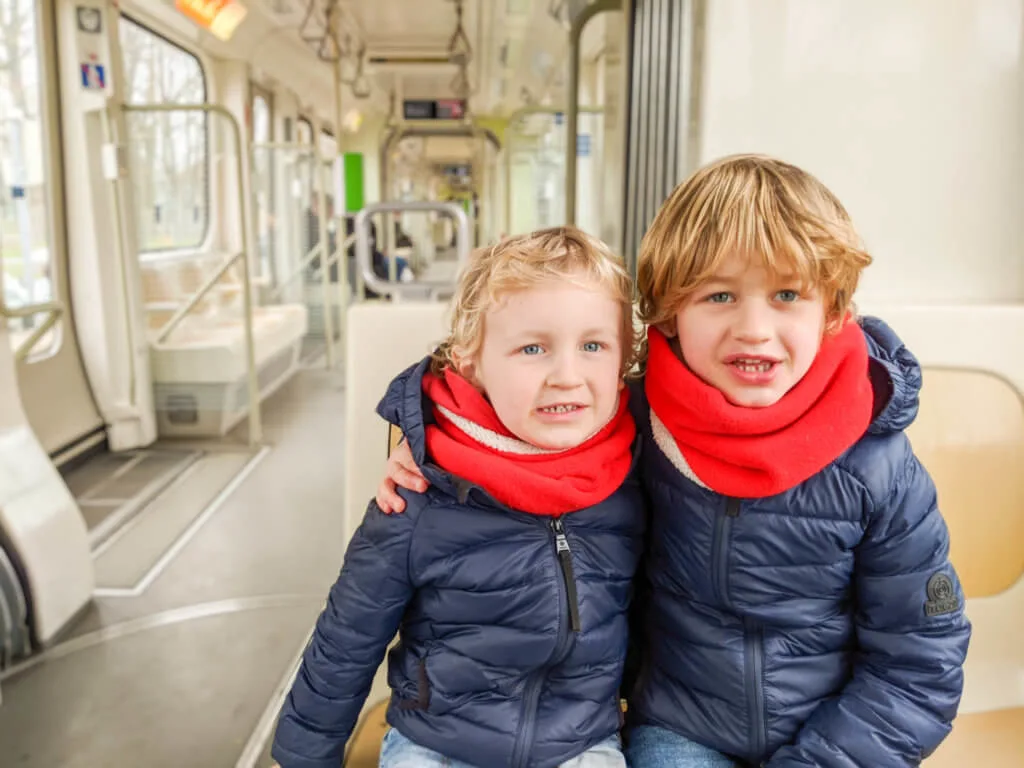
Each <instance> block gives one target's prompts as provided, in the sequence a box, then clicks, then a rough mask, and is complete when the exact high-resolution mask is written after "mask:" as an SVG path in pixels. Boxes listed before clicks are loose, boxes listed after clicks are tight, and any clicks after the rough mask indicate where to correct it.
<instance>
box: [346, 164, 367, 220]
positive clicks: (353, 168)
mask: <svg viewBox="0 0 1024 768" xmlns="http://www.w3.org/2000/svg"><path fill="white" fill-rule="evenodd" d="M343 157H344V158H345V211H346V212H348V213H354V212H355V211H361V210H362V209H363V205H364V202H363V155H362V153H361V152H346V153H345V154H344V155H343Z"/></svg>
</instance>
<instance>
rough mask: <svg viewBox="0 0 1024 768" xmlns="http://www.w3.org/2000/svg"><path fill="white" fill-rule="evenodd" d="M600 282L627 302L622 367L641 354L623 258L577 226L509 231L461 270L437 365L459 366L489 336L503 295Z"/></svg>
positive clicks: (434, 364)
mask: <svg viewBox="0 0 1024 768" xmlns="http://www.w3.org/2000/svg"><path fill="white" fill-rule="evenodd" d="M552 282H571V283H576V284H580V285H585V286H588V287H589V286H593V285H596V286H598V287H600V288H602V289H604V290H606V291H607V292H608V295H609V296H611V297H612V298H613V299H614V300H615V301H616V302H618V304H619V305H620V306H621V308H622V321H621V322H622V325H621V338H622V372H623V374H625V373H626V372H627V371H628V370H629V369H630V368H632V367H633V366H634V364H635V363H636V360H637V345H638V340H639V338H638V336H639V335H638V333H637V330H636V328H635V326H634V322H633V283H632V280H631V279H630V277H629V273H628V272H627V271H626V268H625V266H624V264H623V262H622V260H621V259H620V258H619V257H617V256H616V255H615V254H613V253H612V251H611V250H610V249H609V248H608V246H607V245H605V244H604V243H602V242H601V241H600V240H598V239H597V238H594V237H591V236H590V235H588V234H587V233H585V232H583V231H581V230H579V229H576V228H575V227H552V228H550V229H542V230H539V231H537V232H531V233H530V234H525V235H515V236H513V237H508V238H506V239H504V240H502V241H501V242H499V243H496V244H495V245H493V246H488V247H485V248H479V249H477V250H476V251H474V252H473V253H472V254H471V255H470V257H469V260H468V262H467V263H466V266H465V267H464V268H463V271H462V273H461V274H460V276H459V283H458V286H457V287H456V290H455V296H454V297H453V299H452V312H451V325H450V330H449V333H448V337H447V339H445V341H444V342H442V343H441V345H440V346H439V347H438V348H437V350H436V351H435V352H434V354H433V362H432V365H431V369H432V370H433V372H434V373H436V374H440V373H441V372H443V371H444V370H445V369H446V368H453V369H455V370H459V369H460V368H461V364H462V363H464V362H465V361H468V360H471V359H473V358H474V357H475V356H476V355H477V354H478V353H479V351H480V346H481V344H482V343H483V338H484V318H485V317H486V315H487V312H488V310H490V309H491V308H492V307H494V306H495V305H496V304H497V303H498V302H499V301H500V300H501V299H502V297H503V296H505V295H506V294H508V293H511V292H513V291H518V290H523V289H525V288H531V287H535V286H539V285H543V284H546V283H552Z"/></svg>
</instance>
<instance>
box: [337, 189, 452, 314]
mask: <svg viewBox="0 0 1024 768" xmlns="http://www.w3.org/2000/svg"><path fill="white" fill-rule="evenodd" d="M404 211H418V212H424V211H434V212H437V213H443V214H444V215H446V216H450V217H451V218H453V219H455V226H456V237H455V259H456V263H457V265H458V266H459V267H462V265H463V264H465V263H466V261H467V260H468V259H469V218H468V217H467V216H466V212H465V211H464V210H462V208H460V207H459V206H457V205H456V204H455V203H435V202H428V201H397V200H396V201H392V202H386V203H373V204H371V205H367V206H366V207H365V208H363V209H362V210H361V211H359V213H357V214H356V219H355V236H356V265H357V267H358V270H359V272H360V273H361V274H362V275H363V280H365V282H366V284H367V285H368V286H370V288H372V289H373V290H374V291H376V292H377V293H379V294H381V295H384V294H387V295H389V296H390V295H393V294H396V293H397V294H401V293H403V292H407V291H412V290H415V289H417V288H420V289H422V288H427V289H428V290H429V292H430V294H431V295H432V296H433V295H436V294H437V292H438V289H440V288H446V287H450V284H449V283H446V282H438V281H427V280H419V281H413V282H409V283H402V282H399V281H397V280H382V279H381V278H379V277H377V274H376V273H375V272H374V271H373V257H372V255H371V253H370V226H369V225H370V218H371V217H372V216H373V215H374V214H378V213H402V212H404ZM389 258H392V259H393V258H394V256H393V255H392V256H390V257H389ZM389 273H393V270H390V269H389Z"/></svg>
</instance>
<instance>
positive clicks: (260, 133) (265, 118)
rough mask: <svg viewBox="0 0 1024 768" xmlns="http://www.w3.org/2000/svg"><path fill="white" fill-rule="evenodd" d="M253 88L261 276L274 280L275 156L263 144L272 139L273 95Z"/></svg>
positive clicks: (254, 178) (254, 177)
mask: <svg viewBox="0 0 1024 768" xmlns="http://www.w3.org/2000/svg"><path fill="white" fill-rule="evenodd" d="M251 89H252V141H253V145H254V146H253V152H252V193H253V202H254V208H255V211H256V240H257V243H256V245H257V249H258V250H259V268H260V274H261V275H264V276H268V277H273V250H274V169H273V162H272V153H271V151H270V150H268V149H267V148H266V147H261V146H260V145H261V144H266V143H269V142H270V140H271V138H272V133H273V132H272V125H273V110H272V109H271V96H270V94H268V93H266V92H265V91H264V90H262V89H261V88H259V87H258V86H256V85H252V86H251Z"/></svg>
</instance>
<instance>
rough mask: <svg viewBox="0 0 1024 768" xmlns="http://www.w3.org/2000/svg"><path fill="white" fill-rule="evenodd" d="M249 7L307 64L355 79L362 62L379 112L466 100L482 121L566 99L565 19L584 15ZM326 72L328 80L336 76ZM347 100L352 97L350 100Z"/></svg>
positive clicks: (491, 3) (335, 2)
mask: <svg viewBox="0 0 1024 768" xmlns="http://www.w3.org/2000/svg"><path fill="white" fill-rule="evenodd" d="M248 4H249V5H250V8H251V9H252V10H253V11H255V13H254V14H251V15H258V16H260V17H261V21H263V22H264V23H266V22H269V23H270V24H271V25H272V26H271V27H269V31H271V32H273V28H274V27H277V28H278V29H281V28H286V29H287V33H286V34H287V35H288V36H289V37H290V38H292V42H295V43H300V44H301V45H302V46H303V47H304V48H305V51H304V54H305V55H304V59H305V60H308V61H310V62H311V63H312V62H314V61H316V60H317V59H318V58H319V59H332V58H333V57H336V56H337V55H339V54H340V55H341V57H342V61H343V62H344V63H345V66H346V67H347V68H348V69H350V70H354V69H355V67H356V63H357V61H360V60H361V62H362V65H363V68H364V72H365V75H366V79H367V81H368V83H369V86H370V92H371V93H370V96H369V97H368V99H367V100H366V104H367V106H368V107H369V108H370V109H372V110H378V111H381V112H386V111H387V109H388V107H389V94H391V93H395V94H397V96H398V97H399V98H402V99H404V98H412V99H425V98H442V99H443V98H459V97H462V96H464V95H466V96H468V99H469V103H470V109H471V111H472V112H473V113H475V114H507V113H511V112H513V111H514V110H516V109H518V108H520V107H522V106H524V104H525V103H531V102H532V103H541V102H549V103H560V102H561V101H562V100H564V91H565V73H566V71H567V66H566V58H565V55H566V48H567V27H566V18H565V17H566V14H567V13H571V12H572V7H575V6H574V5H573V3H572V2H562V3H554V2H552V0H501V1H500V2H497V1H496V0H374V2H365V0H249V3H248ZM577 4H579V3H577ZM570 6H571V7H570ZM460 9H461V14H460ZM334 15H337V18H338V20H339V23H338V25H337V28H338V29H339V33H338V34H337V35H336V38H337V40H336V41H334V40H330V39H328V38H327V37H325V35H327V30H326V26H327V25H328V24H329V23H330V21H331V18H332V17H333V16H334ZM257 25H258V24H257ZM243 27H244V25H243ZM241 32H242V30H241V29H240V30H239V33H241ZM252 32H253V33H256V32H257V30H256V29H253V30H252ZM262 34H266V32H263V33H262ZM360 54H362V55H361V56H360ZM263 61H264V57H263V56H262V55H261V63H262V62H263ZM292 66H294V59H293V60H292ZM324 70H325V73H326V74H328V75H329V70H328V67H324ZM347 95H348V96H349V97H351V96H352V93H351V91H349V93H348V94H347Z"/></svg>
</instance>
